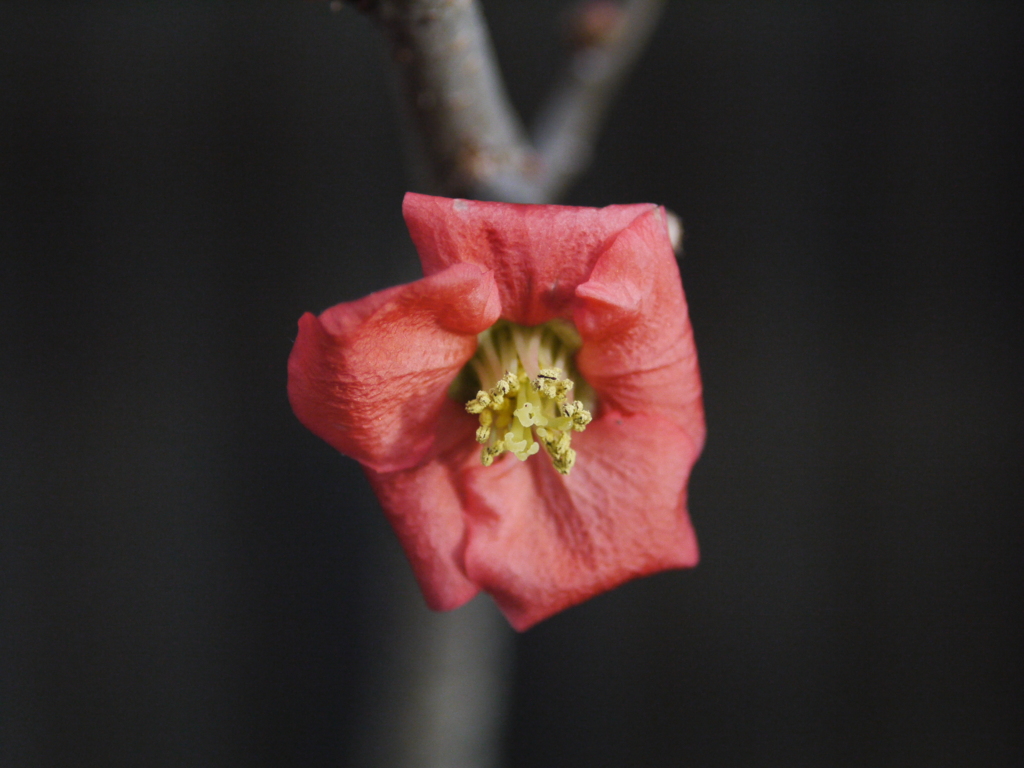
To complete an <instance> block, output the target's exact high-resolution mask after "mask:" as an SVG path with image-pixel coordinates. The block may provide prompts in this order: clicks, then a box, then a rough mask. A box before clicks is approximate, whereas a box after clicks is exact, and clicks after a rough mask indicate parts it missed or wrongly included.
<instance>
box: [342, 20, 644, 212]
mask: <svg viewBox="0 0 1024 768" xmlns="http://www.w3.org/2000/svg"><path fill="white" fill-rule="evenodd" d="M355 4H356V5H357V6H359V7H360V8H361V9H362V10H363V11H365V12H367V13H368V14H370V15H371V16H372V17H373V18H374V19H376V20H377V22H378V23H379V24H380V26H381V28H382V30H383V31H384V36H385V38H386V39H387V42H388V46H389V50H390V54H391V57H392V59H393V61H394V65H395V71H396V73H397V76H398V82H399V89H400V91H401V97H402V102H403V107H404V111H405V114H406V118H407V120H408V122H409V127H410V129H411V131H410V133H411V139H412V142H413V145H414V152H415V154H416V155H417V160H418V163H419V168H418V169H417V170H418V172H419V175H420V176H421V177H422V181H423V182H424V185H425V188H426V189H427V190H429V191H431V192H434V193H437V194H443V195H449V196H465V197H475V198H478V199H490V200H505V201H510V202H534V203H542V202H553V201H554V200H556V199H557V198H558V197H559V196H560V195H561V194H562V192H563V191H564V190H565V189H566V187H568V185H569V184H570V183H571V182H572V181H573V180H574V179H575V178H576V177H577V176H578V175H579V173H581V172H582V171H583V170H584V169H585V168H586V166H587V164H588V162H589V160H590V157H591V155H592V152H593V147H594V143H595V141H596V139H597V134H598V130H599V128H600V124H601V121H602V119H603V118H604V115H605V113H606V112H607V109H608V107H609V106H610V104H611V102H612V99H613V98H614V95H615V93H616V92H617V90H618V88H619V87H620V86H621V84H622V82H623V81H624V80H625V77H626V75H627V74H628V72H629V70H630V68H631V67H632V65H633V64H634V63H635V61H636V59H637V58H638V57H639V55H640V53H641V52H642V51H643V49H644V47H645V45H646V43H647V41H648V40H649V38H650V35H651V34H652V32H653V31H654V28H655V26H656V23H657V20H658V17H659V15H660V13H661V10H662V8H663V6H664V0H629V2H626V3H624V4H623V8H622V11H621V14H620V18H619V19H618V20H617V22H616V23H615V25H614V28H613V29H610V30H608V33H607V34H606V35H605V36H604V38H602V39H600V40H598V41H596V42H594V43H593V44H590V45H585V46H581V47H579V48H577V50H575V51H574V52H573V53H572V55H571V57H570V61H569V63H568V66H567V67H566V72H565V73H564V74H563V76H562V77H561V78H560V79H559V85H558V86H557V87H556V89H555V90H554V92H553V93H552V96H551V98H550V99H549V101H548V102H547V104H546V106H545V107H544V108H543V109H542V110H541V113H540V117H539V119H538V122H537V126H536V129H535V130H534V132H533V134H534V141H533V142H532V143H531V141H530V140H529V139H528V138H527V135H526V132H525V130H524V129H523V127H522V124H521V122H520V120H519V117H518V115H517V114H516V112H515V110H514V109H513V108H512V105H511V104H510V102H509V99H508V95H507V94H506V92H505V87H504V84H503V83H502V80H501V76H500V73H499V70H498V65H497V62H496V59H495V56H494V50H493V47H492V45H491V40H490V35H489V34H488V31H487V26H486V24H485V22H484V20H483V16H482V14H481V12H480V9H479V6H478V4H477V3H476V2H475V1H474V0H361V1H360V2H355Z"/></svg>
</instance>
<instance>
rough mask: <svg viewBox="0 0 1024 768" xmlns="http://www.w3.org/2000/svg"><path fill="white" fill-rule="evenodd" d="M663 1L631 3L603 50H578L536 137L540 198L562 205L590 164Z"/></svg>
mask: <svg viewBox="0 0 1024 768" xmlns="http://www.w3.org/2000/svg"><path fill="white" fill-rule="evenodd" d="M664 5H665V4H664V0H630V2H629V3H627V4H625V6H624V7H623V9H622V11H621V17H620V18H619V19H618V20H617V24H615V26H613V27H612V29H610V30H609V31H608V32H607V34H606V39H605V40H604V41H601V42H602V43H603V44H598V45H593V46H586V47H582V48H580V49H579V50H577V51H576V52H575V53H574V54H573V56H572V58H571V60H570V62H569V65H568V67H567V68H566V72H565V73H564V74H563V76H562V79H561V81H560V83H559V85H558V86H557V87H556V88H555V89H554V91H553V92H552V94H551V96H550V97H549V99H548V101H547V103H546V104H545V105H544V107H543V108H542V109H541V111H540V114H539V117H538V118H537V121H536V125H535V127H534V131H533V137H534V146H535V147H536V150H537V153H538V155H539V156H540V158H541V172H540V174H539V175H538V177H537V179H536V181H535V184H536V186H537V188H538V189H539V190H540V193H539V195H538V196H539V197H541V198H544V199H547V200H557V199H558V198H559V197H561V195H562V193H563V191H564V190H565V188H566V187H567V186H568V185H569V184H570V183H572V181H573V180H574V179H575V178H576V177H577V176H578V175H579V174H580V173H582V172H583V171H584V170H585V169H586V168H587V166H588V165H589V164H590V159H591V156H592V154H593V150H594V145H595V144H596V142H597V134H598V132H599V130H600V128H601V124H602V121H603V119H604V116H605V114H606V113H607V111H608V108H609V107H610V106H611V103H612V100H613V99H614V97H615V95H616V93H617V92H618V90H619V88H620V87H621V85H622V83H623V81H624V80H625V78H626V75H627V74H629V70H630V69H631V68H632V67H633V64H634V63H635V62H636V60H637V59H638V58H639V56H640V54H641V53H642V52H643V50H644V48H645V47H646V45H647V42H648V40H649V39H650V37H651V34H652V33H653V32H654V29H655V27H656V26H657V22H658V18H659V17H660V16H661V12H662V10H663V8H664Z"/></svg>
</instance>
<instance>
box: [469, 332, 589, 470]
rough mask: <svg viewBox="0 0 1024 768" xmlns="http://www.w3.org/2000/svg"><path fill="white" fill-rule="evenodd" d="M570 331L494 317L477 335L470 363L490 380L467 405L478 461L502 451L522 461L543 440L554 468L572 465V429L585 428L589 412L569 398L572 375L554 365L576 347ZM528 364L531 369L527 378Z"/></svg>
mask: <svg viewBox="0 0 1024 768" xmlns="http://www.w3.org/2000/svg"><path fill="white" fill-rule="evenodd" d="M570 333H573V332H572V330H571V329H569V330H566V329H564V328H559V329H558V330H557V331H555V330H553V329H551V328H550V327H549V326H538V327H536V328H524V327H521V326H515V325H512V324H511V323H499V324H498V325H496V326H495V327H494V328H492V329H491V330H490V331H487V332H485V334H482V335H481V340H480V346H479V350H480V351H479V352H478V354H477V356H476V357H475V358H474V359H473V361H472V362H471V365H472V367H473V370H474V371H475V372H476V374H477V379H478V380H479V382H480V384H481V385H483V386H486V385H487V384H488V383H489V382H495V383H494V386H492V387H491V388H490V389H488V390H483V389H481V390H479V391H478V392H477V395H476V397H475V398H473V399H472V400H470V401H469V402H467V403H466V410H467V411H469V413H472V414H475V415H477V416H478V417H479V419H480V426H479V428H478V429H477V431H476V439H477V442H479V443H481V444H482V445H483V449H482V451H481V454H480V461H481V463H482V464H483V465H484V466H485V467H488V466H490V465H491V464H492V463H493V462H494V460H495V459H496V458H498V457H499V456H500V455H501V454H503V453H505V452H506V451H508V452H510V453H512V454H514V455H515V456H516V458H518V459H519V460H520V461H525V460H526V459H528V458H529V457H530V456H533V455H534V454H536V453H539V452H540V448H541V446H543V447H544V450H545V452H546V453H547V454H548V455H549V456H550V457H551V462H552V464H553V465H554V467H555V469H557V470H558V471H559V472H561V473H562V474H568V473H569V471H570V470H571V469H572V467H573V464H574V463H575V461H576V452H575V451H574V450H573V449H572V448H571V447H570V442H571V435H572V432H582V431H583V430H584V429H586V427H587V425H588V424H589V423H590V421H591V415H590V411H588V410H587V409H586V408H585V407H584V405H583V404H582V403H581V402H579V401H578V400H569V393H570V392H571V391H572V390H573V381H572V380H571V379H569V378H567V377H566V376H565V372H564V371H563V369H562V368H561V367H558V365H557V364H560V365H565V362H564V361H565V360H567V359H568V358H569V356H570V355H571V354H572V352H574V351H575V349H572V348H567V347H568V344H567V342H566V338H567V336H568V334H570ZM570 338H571V337H570ZM524 355H525V356H526V358H527V359H525V360H524V359H523V356H524ZM556 363H557V364H556ZM529 370H533V371H536V372H537V373H536V375H535V376H534V377H532V378H531V377H530V375H529V373H528V371H529Z"/></svg>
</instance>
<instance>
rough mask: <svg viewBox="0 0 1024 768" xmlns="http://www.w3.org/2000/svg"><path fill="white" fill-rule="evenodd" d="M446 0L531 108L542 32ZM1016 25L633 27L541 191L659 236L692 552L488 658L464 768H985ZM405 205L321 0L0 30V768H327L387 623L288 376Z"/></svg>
mask: <svg viewBox="0 0 1024 768" xmlns="http://www.w3.org/2000/svg"><path fill="white" fill-rule="evenodd" d="M483 5H484V10H485V12H486V13H487V15H488V18H489V20H490V22H491V28H492V33H493V35H494V38H495V44H496V47H497V49H498V53H499V58H500V62H501V65H502V68H503V70H504V72H505V75H506V79H507V84H508V87H509V90H510V92H511V95H512V97H513V100H514V101H515V102H516V104H517V106H518V107H519V108H520V109H521V110H522V112H523V113H524V114H525V115H526V116H527V117H528V116H530V115H531V114H532V113H533V111H534V110H535V109H536V107H537V105H538V104H539V102H540V100H541V99H542V97H543V95H544V93H545V89H546V87H547V86H548V85H549V84H550V80H551V73H552V71H554V70H556V69H557V66H558V63H559V62H560V61H561V56H562V52H561V50H560V44H559V39H558V19H559V13H560V11H561V10H562V9H564V8H565V7H566V6H565V4H564V3H556V2H547V3H545V2H537V1H536V0H532V1H530V2H526V1H523V0H520V1H518V2H497V1H496V0H492V1H491V2H484V3H483ZM1022 22H1024V12H1022V11H1021V10H1016V9H1014V6H1013V4H1010V3H997V2H952V1H951V2H906V3H889V2H867V3H863V2H834V3H811V2H787V3H778V2H760V1H757V2H755V1H754V0H747V1H745V2H739V1H737V2H718V1H715V2H712V1H711V0H705V1H703V2H685V3H683V2H679V3H676V2H673V3H670V7H669V8H668V12H667V13H666V15H665V18H664V19H663V22H662V24H661V26H660V27H659V30H658V31H657V33H656V35H655V38H654V40H653V42H652V44H651V47H650V49H649V50H648V51H647V53H646V54H645V55H644V57H643V58H642V60H641V61H640V63H639V65H638V68H637V70H636V71H635V73H634V76H633V78H632V80H631V82H630V84H629V85H628V86H627V88H626V90H625V92H624V93H623V94H622V95H621V97H620V98H619V100H618V102H617V104H616V106H615V108H614V110H613V112H612V114H611V116H610V119H609V121H608V124H607V126H606V129H605V130H604V132H603V134H602V139H601V142H600V145H599V147H598V152H597V156H596V158H595V162H594V165H593V167H592V168H591V169H590V171H589V172H588V173H587V174H586V175H585V177H584V178H583V179H582V181H581V182H580V183H579V184H577V185H576V186H575V187H574V188H573V190H572V192H571V193H570V196H569V198H568V199H567V201H566V202H570V203H574V204H582V205H604V204H608V203H625V202H640V201H652V202H658V203H662V204H664V205H666V206H668V207H669V208H670V209H672V210H673V211H675V212H677V213H678V214H679V215H680V216H681V217H682V218H683V221H684V224H685V227H686V241H685V256H684V259H683V263H682V271H683V277H684V282H685V285H686V290H687V294H688V297H689V300H690V305H691V312H692V316H693V322H694V326H695V330H696V336H697V342H698V347H699V350H700V353H701V362H702V368H703V373H704V380H705V390H706V395H705V399H706V407H707V415H708V422H709V429H710V433H709V441H708V444H707V449H706V451H705V454H704V456H703V458H702V459H701V461H700V462H699V463H698V465H697V468H696V471H695V473H694V476H693V480H692V484H691V499H690V506H691V513H692V516H693V518H694V521H695V524H696V526H697V530H698V534H699V536H700V541H701V545H702V551H703V561H702V563H701V565H700V566H699V567H698V568H697V569H696V570H693V571H687V572H672V573H665V574H660V575H658V576H655V577H652V578H649V579H645V580H642V581H639V582H635V583H631V584H629V585H627V586H625V587H623V588H621V589H619V590H616V591H614V592H612V593H610V594H607V595H604V596H601V597H598V598H596V599H594V600H592V601H591V602H589V603H586V604H585V605H583V606H580V607H577V608H574V609H571V610H569V611H567V612H565V613H563V614H561V615H558V616H556V617H554V618H552V619H550V620H548V621H546V622H544V623H542V624H541V625H539V626H537V627H536V628H534V629H532V630H530V631H529V632H527V633H525V634H523V635H520V636H514V637H513V636H512V634H511V633H509V634H508V643H509V656H508V675H509V676H508V678H507V688H506V696H507V698H506V700H505V703H504V705H503V706H504V711H505V716H504V719H503V720H502V721H501V735H500V744H501V751H502V755H501V765H504V766H507V767H509V768H518V767H519V766H522V767H524V768H525V767H526V766H560V767H562V768H570V767H573V766H580V767H582V766H587V767H588V768H594V767H597V766H616V767H621V766H632V765H637V766H641V765H642V766H709V767H710V766H736V765H749V766H850V767H851V768H852V767H855V766H929V767H933V766H962V765H965V764H968V763H970V764H974V765H984V766H1017V765H1020V764H1022V762H1024V738H1022V734H1024V701H1022V686H1024V669H1022V653H1021V652H1022V650H1024V629H1022V621H1021V619H1022V608H1024V568H1022V557H1021V548H1022V545H1024V524H1022V517H1024V515H1022V513H1024V503H1022V502H1024V498H1022V488H1021V474H1022V471H1021V469H1022V458H1024V457H1022V452H1024V451H1022V443H1024V441H1022V419H1021V415H1022V413H1021V411H1022V406H1021V400H1022V395H1024V392H1022V386H1021V382H1022V373H1024V371H1022V361H1021V355H1020V352H1019V341H1020V336H1021V331H1022V322H1021V319H1022V309H1021V295H1022V285H1021V279H1020V276H1019V272H1020V270H1019V263H1018V262H1019V261H1020V259H1021V256H1022V250H1021V246H1022V244H1024V237H1022V222H1024V195H1022V189H1021V183H1020V182H1021V171H1022V168H1021V162H1020V154H1021V153H1020V148H1021V141H1022V135H1024V134H1022V129H1024V119H1022V118H1024V114H1022V109H1021V99H1020V84H1021V82H1022V78H1021V75H1022V65H1024V45H1022V40H1024V37H1022V32H1024V23H1022ZM407 186H408V181H407V176H406V173H405V169H404V164H403V158H402V141H401V137H400V133H399V121H398V119H397V116H396V110H395V109H394V99H393V97H392V96H391V93H390V91H389V80H388V73H387V68H386V57H385V55H384V50H383V45H382V41H381V39H380V35H379V34H378V32H377V30H376V29H374V28H373V26H372V25H371V24H370V23H369V21H368V20H367V19H366V18H365V17H363V16H361V15H359V14H358V13H356V12H355V11H354V10H352V9H351V8H349V7H347V6H346V7H344V8H342V9H341V11H340V12H337V13H331V12H330V11H329V10H328V8H327V5H326V4H321V3H306V2H297V1H296V2H289V1H288V0H276V1H274V2H270V1H269V0H260V1H258V2H257V1H251V2H250V1H248V0H247V1H246V2H242V1H241V0H235V1H234V2H206V1H205V0H204V1H202V2H201V1H200V0H194V1H192V2H185V1H183V0H182V1H175V2H164V3H140V2H136V3H132V2H114V1H113V0H104V1H99V0H98V1H96V2H83V3H68V2H25V3H13V2H3V3H0V765H2V766H4V768H7V766H11V767H12V768H14V767H18V768H20V767H21V766H64V765H75V766H94V765H95V766H142V765H144V766H234V765H239V766H241V765H246V766H285V765H289V766H290V765H308V766H334V765H340V766H345V765H357V764H363V762H365V761H364V757H361V756H360V755H364V753H365V747H361V746H360V744H363V743H364V742H365V740H366V736H365V726H364V725H363V724H361V723H363V720H362V719H361V718H362V715H363V713H365V712H366V711H368V708H371V707H372V702H373V701H374V697H375V696H377V695H378V694H379V691H380V690H381V687H382V685H383V683H382V680H385V679H389V678H392V679H393V678H399V679H401V678H402V676H403V675H404V674H405V672H404V670H403V669H402V668H401V667H398V668H396V667H395V666H394V665H392V664H390V663H389V662H388V660H387V659H386V658H384V657H383V656H382V653H381V651H380V649H381V648H382V647H384V646H385V645H386V642H387V640H388V633H389V632H390V631H391V629H389V628H390V627H393V626H394V620H393V615H392V614H393V613H394V612H395V611H396V610H397V608H396V606H411V607H409V608H402V610H411V611H422V612H423V613H426V610H425V609H424V608H422V607H421V606H420V604H419V602H418V598H417V597H416V591H415V585H414V584H413V581H412V576H411V573H410V572H409V570H408V567H407V566H406V565H405V564H404V561H402V559H401V554H400V552H399V550H398V545H397V543H396V542H395V541H393V539H392V537H391V534H390V531H389V530H388V529H387V526H386V523H385V522H384V520H383V517H382V516H381V515H380V513H379V511H378V510H377V508H376V502H375V500H374V499H373V496H372V494H371V492H370V491H369V489H368V486H367V484H366V482H365V481H364V479H363V477H362V474H361V472H360V470H359V468H358V466H357V465H356V464H355V463H354V462H352V461H350V460H348V459H346V458H344V457H341V456H339V455H337V454H335V453H334V452H333V451H332V450H331V449H330V448H329V447H328V446H326V445H325V444H323V443H321V442H320V441H319V440H318V439H316V438H314V437H313V436H312V435H311V434H309V433H307V432H306V431H305V430H304V429H303V428H302V427H301V426H300V425H299V424H298V422H297V421H296V420H295V418H294V417H293V415H292V413H291V411H290V409H289V406H288V402H287V399H286V395H285V380H286V374H285V362H286V360H287V356H288V353H289V351H290V348H291V343H292V340H293V339H294V335H295V327H296V326H295V323H296V321H297V319H298V317H299V316H300V315H301V313H302V312H304V311H306V310H313V311H321V310H323V309H325V308H326V307H328V306H330V305H332V304H335V303H337V302H339V301H342V300H349V299H353V298H357V297H359V296H361V295H363V294H365V293H368V292H370V291H373V290H377V289H380V288H383V287H385V286H387V285H390V284H393V283H395V282H398V281H405V280H410V279H414V278H415V277H417V276H418V267H417V266H416V261H415V254H414V252H413V250H412V248H411V245H410V244H409V243H408V239H407V236H406V234H405V230H404V225H403V223H402V218H401V212H400V205H401V198H402V194H403V193H404V192H405V191H406V189H407ZM465 610H470V609H465ZM430 620H431V621H434V620H436V621H441V622H443V621H448V620H450V617H449V616H442V617H437V618H436V619H435V618H434V617H432V618H431V619H430ZM394 736H395V738H400V737H401V734H400V733H397V731H396V733H395V734H394Z"/></svg>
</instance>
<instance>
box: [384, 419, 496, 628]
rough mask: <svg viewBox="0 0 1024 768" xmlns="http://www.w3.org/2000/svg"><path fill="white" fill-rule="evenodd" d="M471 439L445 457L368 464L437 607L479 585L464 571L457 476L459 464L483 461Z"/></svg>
mask: <svg viewBox="0 0 1024 768" xmlns="http://www.w3.org/2000/svg"><path fill="white" fill-rule="evenodd" d="M468 426H469V428H468V430H467V432H468V434H467V435H466V437H467V438H468V441H469V442H472V437H471V436H470V435H471V433H472V431H473V424H472V423H470V424H469V425H468ZM472 445H473V448H472V450H471V451H467V450H466V449H465V448H463V449H462V450H461V451H460V450H458V449H456V451H455V452H454V453H449V454H447V455H446V456H445V457H444V459H443V460H440V459H433V460H430V461H428V462H427V463H425V464H422V465H420V466H418V467H414V468H412V469H407V470H404V471H402V472H389V473H386V474H381V473H379V472H374V471H373V470H372V469H368V468H367V469H366V476H367V477H368V478H369V480H370V484H371V485H373V490H374V492H375V493H376V494H377V498H378V499H380V503H381V507H383V509H384V513H385V514H386V515H387V518H388V521H389V522H390V523H391V527H392V528H394V530H395V533H396V534H397V535H398V539H399V541H401V542H402V548H403V549H404V550H405V555H406V557H408V558H409V563H410V565H412V570H413V573H415V574H416V581H417V582H418V583H419V585H420V590H421V591H422V592H423V598H424V600H426V602H427V605H428V606H430V607H431V608H432V609H433V610H435V611H449V610H451V609H453V608H458V607H459V606H460V605H463V604H464V603H467V602H469V600H471V599H472V598H473V597H474V596H475V595H476V594H477V592H479V591H480V588H479V587H478V586H477V585H476V584H474V583H473V582H472V581H470V580H469V579H468V578H466V574H465V573H464V572H463V567H462V562H463V553H462V551H463V548H464V547H465V534H466V526H465V523H464V522H463V511H462V500H461V499H460V498H459V494H458V491H457V489H456V486H455V480H454V478H455V476H456V474H457V472H458V469H457V468H458V467H459V466H461V465H463V464H465V463H466V462H467V461H474V462H477V463H478V462H479V459H478V458H477V456H478V451H477V450H476V444H475V443H472ZM470 454H471V455H470Z"/></svg>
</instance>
